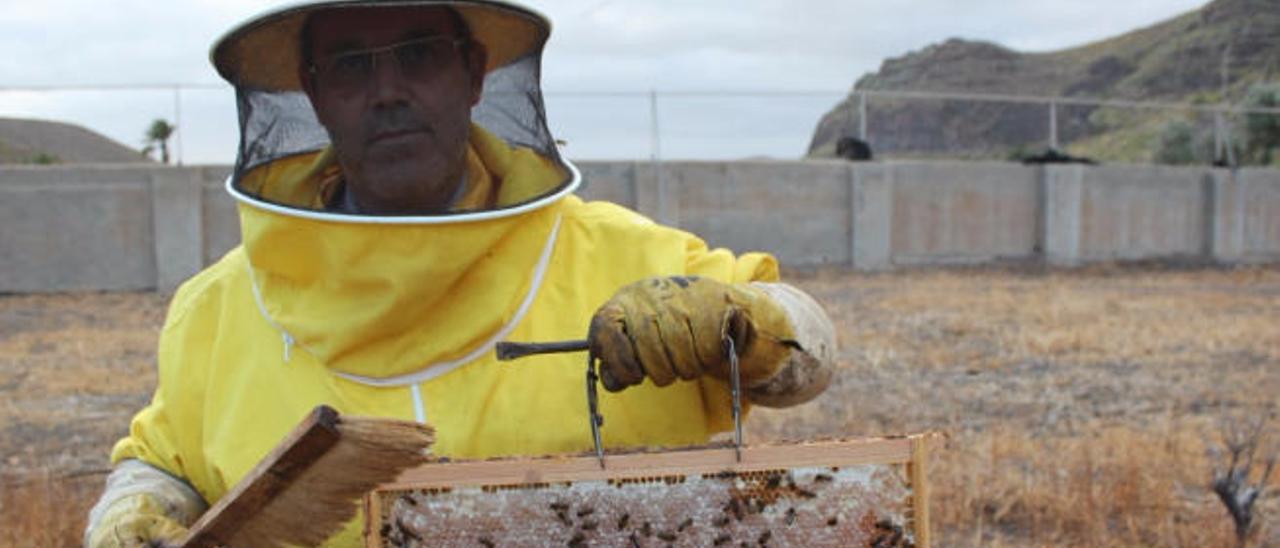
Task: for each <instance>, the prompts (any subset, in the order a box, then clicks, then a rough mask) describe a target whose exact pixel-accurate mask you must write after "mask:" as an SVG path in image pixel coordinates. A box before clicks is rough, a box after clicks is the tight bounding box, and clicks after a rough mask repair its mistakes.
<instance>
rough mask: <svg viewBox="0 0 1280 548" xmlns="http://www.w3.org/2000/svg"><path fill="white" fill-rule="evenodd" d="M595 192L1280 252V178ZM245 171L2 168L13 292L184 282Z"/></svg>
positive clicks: (1049, 236) (739, 177)
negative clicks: (230, 181) (235, 174)
mask: <svg viewBox="0 0 1280 548" xmlns="http://www.w3.org/2000/svg"><path fill="white" fill-rule="evenodd" d="M579 167H580V168H581V170H582V172H583V175H584V179H585V181H586V185H585V187H584V188H583V189H582V190H581V191H580V194H581V195H582V196H583V197H584V198H587V199H604V200H610V201H614V202H618V203H621V204H623V205H626V206H628V207H631V208H634V209H636V210H638V211H640V212H641V213H644V214H646V215H648V216H650V217H652V218H654V219H656V220H659V221H662V222H666V223H668V224H673V225H676V226H680V227H682V228H685V229H687V230H690V231H692V232H695V233H697V234H699V235H701V236H702V237H703V238H705V239H706V240H707V241H708V243H710V244H711V245H713V246H722V247H728V248H730V249H733V250H735V251H739V252H741V251H748V250H764V251H769V252H772V253H774V254H775V255H777V256H778V257H779V259H781V260H782V261H783V262H784V263H785V264H789V265H795V266H800V265H823V264H842V265H852V266H855V267H857V268H861V269H867V270H878V269H889V268H893V267H895V266H904V265H924V264H954V263H981V262H987V261H993V260H1002V261H1009V260H1012V261H1047V262H1049V263H1050V264H1055V265H1075V264H1080V263H1084V262H1093V261H1104V260H1134V259H1178V260H1188V259H1189V260H1196V261H1214V262H1223V263H1241V262H1280V171H1276V170H1264V169H1242V170H1239V171H1238V172H1235V173H1233V172H1231V171H1228V170H1215V169H1206V168H1172V167H1161V166H1080V165H1054V166H1044V167H1038V166H1023V165H1017V164H1004V163H981V162H901V163H860V164H850V163H844V162H837V161H811V162H773V161H740V162H673V163H667V164H663V166H662V168H661V169H656V168H655V166H654V165H653V164H652V163H650V162H582V163H581V164H580V165H579ZM229 172H230V168H228V167H226V166H211V167H187V168H176V167H155V166H124V167H120V166H75V167H70V166H54V167H4V168H0V292H36V291H64V290H82V289H87V290H131V289H153V288H159V289H166V290H167V289H171V288H173V287H175V286H176V285H177V284H178V283H180V282H181V281H182V280H184V279H186V278H187V277H189V276H191V275H192V274H194V273H195V272H197V271H198V270H199V269H200V268H202V267H203V266H204V265H207V264H210V263H211V262H213V261H215V260H217V259H218V258H219V257H221V256H222V255H223V254H224V253H225V252H226V251H227V250H229V249H231V248H232V247H234V246H235V245H236V244H237V243H238V242H239V221H238V219H237V216H236V208H235V205H234V203H233V202H232V200H231V199H230V197H228V196H227V195H226V194H225V192H224V191H223V189H222V182H223V179H224V178H225V177H226V175H227V174H228V173H229Z"/></svg>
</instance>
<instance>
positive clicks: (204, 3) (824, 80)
mask: <svg viewBox="0 0 1280 548" xmlns="http://www.w3.org/2000/svg"><path fill="white" fill-rule="evenodd" d="M1203 1H1204V0H1128V1H1126V2H1115V1H1114V0H1074V1H1071V2H1045V1H1033V2H1008V1H1007V0H967V1H963V2H962V1H957V0H895V1H852V0H843V1H842V0H793V1H789V2H784V1H779V0H736V1H734V0H699V1H696V2H689V1H676V0H646V1H644V2H639V1H634V0H632V1H627V0H547V1H545V2H540V3H537V4H535V8H537V9H538V10H539V11H542V12H543V13H545V14H546V15H547V16H548V17H550V18H551V20H552V21H553V24H554V26H555V30H554V32H553V36H552V39H551V43H550V45H549V47H548V49H547V53H546V56H545V59H544V87H545V88H546V89H547V90H549V91H550V92H552V93H553V94H554V92H556V91H579V90H614V91H634V92H645V91H647V90H650V89H655V88H656V89H660V90H741V89H751V90H762V89H771V90H780V89H791V90H830V91H833V92H841V91H843V90H846V89H848V87H849V86H850V85H852V83H853V82H854V81H855V80H856V79H857V78H858V77H859V76H860V75H862V74H863V73H865V72H868V71H873V70H876V69H877V68H878V66H879V63H880V61H881V60H883V59H884V58H886V57H893V56H899V55H902V54H904V53H906V52H908V51H912V50H917V49H920V48H922V47H924V46H926V45H928V44H930V43H934V42H938V41H941V40H944V39H946V38H948V37H953V36H959V37H964V38H970V39H982V40H990V41H994V42H998V43H1001V44H1004V45H1007V46H1010V47H1013V48H1015V49H1024V50H1026V49H1030V50H1036V51H1044V50H1052V49H1061V48H1065V47H1070V46H1074V45H1079V44H1082V43H1084V42H1088V41H1092V40H1097V39H1101V38H1105V37H1108V36H1111V35H1114V34H1118V33H1121V32H1125V31H1128V30H1131V29H1133V28H1136V27H1139V26H1145V25H1150V24H1152V23H1155V22H1157V21H1160V20H1163V19H1166V18H1169V17H1172V16H1174V15H1177V14H1179V13H1182V12H1185V11H1187V10H1190V9H1195V8H1196V7H1198V6H1199V5H1200V4H1202V3H1203ZM286 3H290V2H286V1H285V0H273V1H256V0H186V1H170V2H157V1H154V0H115V1H113V2H111V3H109V4H108V3H104V2H101V1H100V0H95V1H89V0H46V1H43V2H39V1H34V0H20V1H16V2H15V1H11V0H10V1H5V4H6V5H5V6H4V8H3V9H0V51H4V52H5V55H3V56H0V85H10V86H12V85H21V84H104V83H110V84H123V83H164V82H215V81H217V76H216V74H215V73H214V72H213V69H212V68H211V67H210V65H209V62H208V50H209V47H210V45H211V43H212V42H213V41H214V40H215V39H217V38H218V37H219V36H221V35H222V34H223V33H224V32H225V31H227V30H228V29H230V28H231V27H232V26H233V25H236V24H239V23H241V22H243V21H244V19H246V18H247V17H249V16H251V15H255V14H257V13H260V12H262V11H265V10H267V9H269V8H273V7H278V6H280V5H282V4H286ZM202 93H204V92H202ZM209 93H211V94H212V95H216V96H224V97H225V99H223V100H220V101H207V100H203V99H202V100H200V101H196V100H194V99H190V100H189V101H190V104H189V105H186V106H185V107H184V111H183V117H184V119H185V123H184V125H185V126H187V128H188V129H189V130H190V131H196V130H200V131H205V130H203V129H199V128H217V129H216V130H210V131H211V132H212V133H211V134H216V135H221V136H223V137H221V138H226V137H225V134H226V127H227V126H228V124H233V123H234V116H235V114H234V111H233V109H232V107H231V103H232V100H231V94H230V92H229V91H225V92H216V93H215V92H209ZM220 94H221V95H220ZM161 95H163V94H161ZM49 97H52V98H53V99H50V100H45V101H44V103H46V105H44V106H31V105H33V104H34V103H32V102H30V101H28V100H23V101H16V100H13V99H12V95H11V94H0V115H22V114H23V113H24V112H25V113H28V114H30V115H53V116H63V115H67V116H74V118H73V119H72V121H75V122H79V123H82V124H86V125H88V126H90V127H94V128H95V129H99V130H100V131H104V132H107V133H109V134H111V135H112V136H113V137H116V138H117V139H120V140H121V141H123V142H125V143H130V144H132V143H134V142H135V141H136V140H137V139H136V137H135V135H134V134H140V132H141V128H143V127H144V126H145V124H146V123H148V122H149V121H150V120H147V119H139V120H137V121H132V120H131V118H129V117H128V116H126V115H124V114H122V113H127V112H131V111H134V110H137V111H138V112H139V114H138V115H137V116H144V114H142V113H143V112H145V116H152V115H154V113H155V112H160V113H161V115H163V113H164V112H171V111H172V105H171V103H172V101H171V99H166V98H163V97H162V98H161V99H159V101H160V102H159V103H156V98H155V97H154V96H153V95H148V94H147V92H138V94H137V97H136V98H132V99H129V98H126V97H125V96H124V95H120V94H114V95H111V97H115V98H114V99H102V98H98V97H96V96H95V99H93V100H90V99H85V98H84V97H85V96H84V95H83V94H81V95H79V96H78V95H76V94H53V95H50V96H49ZM134 101H136V102H141V103H147V104H152V106H150V107H147V108H143V107H141V106H139V107H137V108H133V107H130V108H128V109H117V111H118V112H116V113H111V112H109V111H110V110H111V108H110V105H112V104H126V103H128V104H132V102H134ZM618 101H620V102H619V103H618V107H617V108H616V109H615V110H622V109H632V106H631V103H630V102H627V101H623V100H621V99H619V100H618ZM772 101H775V100H770V102H769V103H759V104H758V105H757V106H756V107H751V106H749V105H747V106H742V107H741V108H738V109H737V110H734V109H730V108H729V107H728V106H726V107H725V108H726V109H729V110H732V111H733V112H735V113H736V114H733V115H734V116H756V117H757V119H758V120H759V121H760V123H758V124H755V125H752V127H756V126H763V127H765V128H766V129H767V128H768V127H772V126H776V125H777V124H778V123H779V122H778V120H779V119H780V117H781V116H800V115H799V114H797V113H796V112H795V111H793V110H789V109H792V108H793V107H795V105H794V104H784V102H778V103H773V102H772ZM776 101H782V100H780V99H778V100H776ZM795 101H800V100H799V99H796V100H795ZM806 101H810V102H812V104H810V103H809V102H806V103H805V104H804V106H803V108H800V110H803V111H804V112H811V111H815V110H816V111H817V112H819V113H820V112H821V110H822V109H821V108H820V105H821V101H812V100H806ZM50 102H53V103H59V104H58V105H53V106H49V105H48V104H47V103H50ZM575 102H576V103H581V104H585V103H583V101H580V100H579V101H563V102H561V103H560V104H561V105H563V107H564V108H559V107H557V108H554V109H552V116H553V117H555V116H563V117H565V118H566V122H568V123H566V124H563V125H564V126H565V127H571V128H572V131H573V132H574V133H575V135H574V136H573V137H574V138H575V139H576V140H577V141H578V142H583V141H591V142H593V143H594V142H600V141H607V140H609V139H616V140H617V142H619V143H622V142H626V143H627V145H626V146H624V147H620V149H619V150H623V149H625V154H629V155H635V154H634V153H633V152H632V151H633V150H635V149H637V147H639V146H640V144H641V143H647V142H648V137H647V136H643V137H637V138H623V137H621V136H619V135H617V134H615V135H613V136H608V135H605V134H601V135H600V137H598V138H597V137H583V134H584V132H585V131H586V129H585V128H587V127H589V126H590V125H591V124H593V123H595V124H597V125H598V123H599V116H598V115H597V113H598V111H599V112H607V111H608V110H609V108H604V109H603V110H601V109H598V108H595V107H592V108H586V107H583V109H584V110H583V111H582V112H581V113H575V112H574V111H572V110H570V105H571V104H574V103H575ZM830 102H831V103H834V102H835V101H834V100H832V101H830ZM153 103H154V104H153ZM732 103H733V101H732V100H728V99H726V100H725V101H724V104H725V105H730V104H732ZM639 104H640V105H641V107H640V108H641V110H642V112H643V109H644V105H645V102H644V101H643V100H641V101H640V102H639ZM767 104H774V105H776V108H774V107H769V108H773V110H772V111H770V113H766V112H764V111H763V109H764V108H766V106H767ZM218 105H221V106H218ZM672 108H676V107H675V106H674V105H673V107H672ZM735 108H736V107H735ZM796 108H799V107H796ZM24 109H25V110H24ZM95 109H97V110H96V111H95ZM676 110H677V111H678V116H679V117H678V118H676V117H675V116H677V114H673V115H672V117H673V119H672V120H671V121H670V123H668V124H667V125H668V126H669V127H671V128H672V131H676V130H677V129H679V126H680V125H682V124H683V125H689V126H690V127H693V126H696V124H697V122H698V112H699V111H710V110H714V109H709V108H690V109H686V110H680V109H676ZM779 113H780V114H779ZM639 116H640V117H639V118H638V119H637V120H638V121H628V122H627V127H628V130H627V131H628V133H627V134H628V135H631V134H634V133H635V132H637V131H639V132H644V131H647V122H646V121H645V120H646V118H644V116H645V115H644V114H641V115H639ZM46 117H48V116H46ZM574 120H581V123H579V122H575V121H574ZM553 122H556V120H555V119H553ZM811 123H812V122H810V121H805V122H803V123H802V124H799V125H801V126H803V125H804V124H809V126H808V127H809V128H811ZM575 124H577V125H575ZM133 127H136V128H138V129H137V130H134V129H130V128H133ZM107 128H110V129H107ZM116 128H121V129H116ZM690 131H692V132H693V133H697V131H693V130H690ZM753 131H754V130H753ZM789 131H794V132H795V133H796V135H794V136H790V137H787V138H788V139H790V140H791V141H797V142H798V141H803V142H804V144H807V139H808V135H807V132H808V131H809V129H807V128H805V127H798V128H797V129H794V130H789ZM231 138H232V139H234V136H232V137H231ZM207 140H208V139H206V138H204V137H200V138H197V137H196V136H195V135H190V136H188V137H187V138H186V141H185V142H186V144H187V145H188V147H187V149H188V153H189V154H190V157H191V158H193V159H198V160H202V161H223V162H225V161H230V159H231V158H230V157H229V152H228V151H229V150H232V149H233V148H234V146H235V143H234V142H229V143H226V144H225V145H223V146H216V145H213V144H208V145H205V144H201V143H204V142H205V141H207ZM206 147H207V148H206ZM802 147H803V145H801V146H800V147H787V149H786V150H784V151H779V152H776V153H775V154H793V153H794V152H793V151H794V150H798V149H800V148H802ZM578 148H579V150H581V149H582V148H585V147H583V146H581V145H580V146H579V147H578ZM570 150H571V152H572V151H573V149H570ZM672 152H673V153H674V151H672ZM767 152H768V151H757V150H754V149H752V150H750V151H748V152H745V153H744V154H743V155H746V154H756V153H767ZM592 154H593V155H595V153H594V152H593V153H592ZM600 155H609V154H607V153H603V152H602V153H601V154H600Z"/></svg>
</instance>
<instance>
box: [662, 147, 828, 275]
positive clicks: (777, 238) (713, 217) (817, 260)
mask: <svg viewBox="0 0 1280 548" xmlns="http://www.w3.org/2000/svg"><path fill="white" fill-rule="evenodd" d="M672 168H673V169H671V171H670V175H669V178H668V181H669V185H670V186H671V188H672V189H673V190H674V191H673V192H671V195H672V196H673V197H674V199H673V200H672V201H673V202H675V204H678V205H674V204H673V205H669V207H668V209H669V211H670V212H671V215H673V216H674V217H675V218H676V219H677V223H676V224H678V225H679V226H680V227H681V228H684V229H686V230H689V231H691V232H693V233H695V234H698V235H700V236H702V237H703V238H704V239H706V240H707V242H708V244H710V245H711V246H713V247H727V248H729V249H732V250H734V251H735V252H738V253H742V252H747V251H766V252H769V253H772V254H773V255H775V256H776V257H778V259H779V260H780V261H782V262H783V263H784V264H808V265H816V264H833V263H834V264H845V263H848V262H849V251H850V244H849V241H848V235H849V222H850V220H849V212H848V210H849V203H850V195H849V192H850V187H849V171H848V170H849V168H848V166H847V165H846V164H842V163H838V162H734V163H722V162H698V163H695V162H688V163H679V164H675V165H673V166H672ZM800 235H803V236H800Z"/></svg>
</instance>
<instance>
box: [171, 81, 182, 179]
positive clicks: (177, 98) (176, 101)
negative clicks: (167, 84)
mask: <svg viewBox="0 0 1280 548" xmlns="http://www.w3.org/2000/svg"><path fill="white" fill-rule="evenodd" d="M173 138H174V139H173V140H174V144H175V145H177V146H175V147H174V149H176V150H174V152H177V154H175V155H174V159H175V160H176V161H175V162H174V164H175V165H178V166H181V165H182V156H183V155H182V86H173Z"/></svg>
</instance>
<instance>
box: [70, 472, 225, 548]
mask: <svg viewBox="0 0 1280 548" xmlns="http://www.w3.org/2000/svg"><path fill="white" fill-rule="evenodd" d="M207 507H208V506H207V505H206V504H205V502H204V499H203V498H201V497H200V495H199V494H197V493H196V492H195V491H194V490H193V489H191V487H190V486H188V485H187V484H186V483H183V482H182V481H181V480H178V479H176V478H174V477H173V476H170V475H169V474H167V473H165V472H163V471H161V470H160V469H158V468H155V467H153V466H151V465H149V464H147V463H145V462H142V461H140V460H126V461H122V462H121V463H120V464H118V465H116V467H115V469H114V470H113V471H112V472H111V475H110V476H108V477H107V488H106V490H104V491H103V493H102V497H101V498H100V499H99V500H98V503H97V505H95V506H94V507H93V510H91V511H90V512H89V525H88V527H86V529H85V538H84V542H85V546H88V547H90V548H118V547H138V546H169V545H177V543H178V541H180V540H182V538H183V537H184V536H185V535H186V533H187V528H186V526H184V525H183V524H184V523H192V522H194V521H195V519H196V518H197V517H199V515H200V514H202V513H204V511H205V509H206V508H207Z"/></svg>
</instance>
